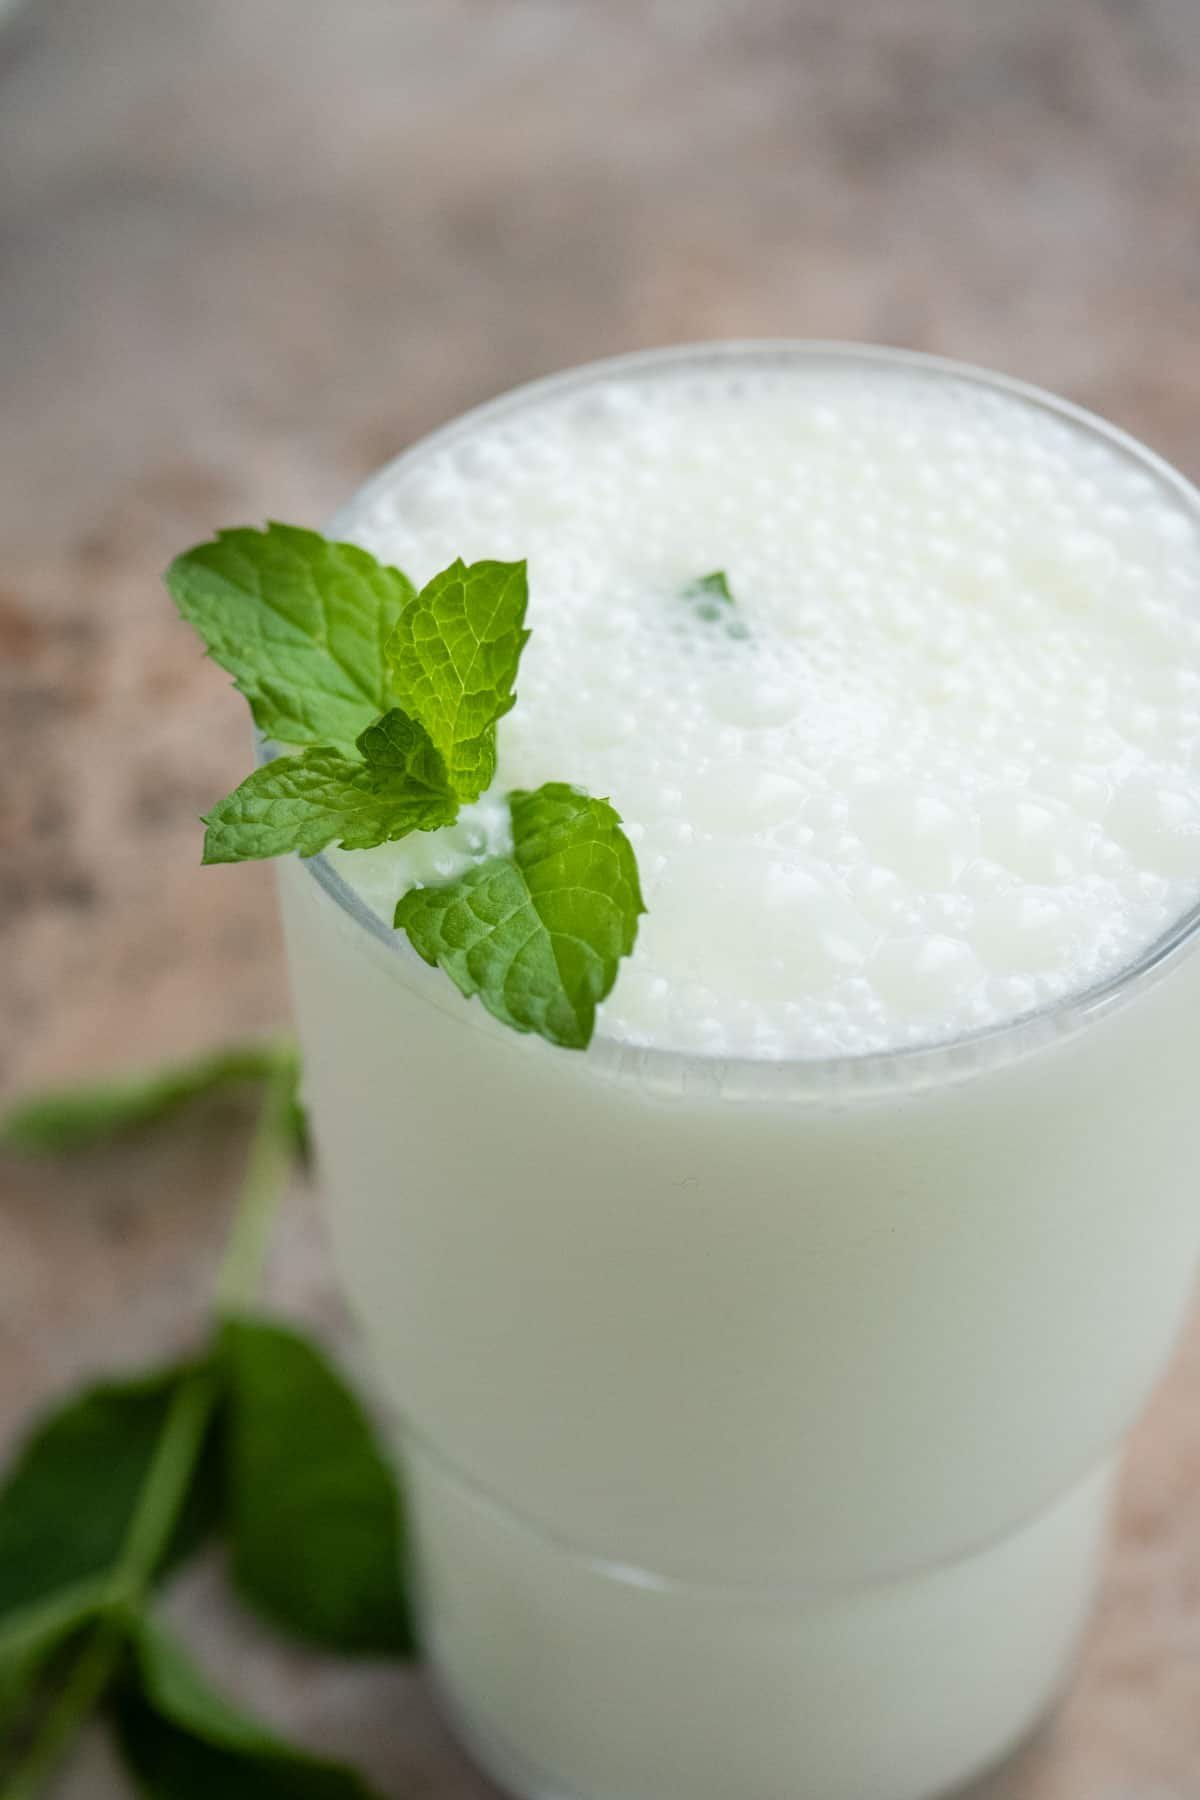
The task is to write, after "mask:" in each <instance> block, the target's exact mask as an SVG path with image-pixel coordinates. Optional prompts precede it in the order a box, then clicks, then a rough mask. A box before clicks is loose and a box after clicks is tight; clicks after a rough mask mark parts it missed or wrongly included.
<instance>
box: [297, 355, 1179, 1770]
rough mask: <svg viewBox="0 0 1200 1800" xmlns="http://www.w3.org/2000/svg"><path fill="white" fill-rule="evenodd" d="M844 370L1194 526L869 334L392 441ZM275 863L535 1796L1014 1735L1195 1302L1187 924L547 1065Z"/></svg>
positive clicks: (473, 1713) (424, 1512) (376, 1339)
mask: <svg viewBox="0 0 1200 1800" xmlns="http://www.w3.org/2000/svg"><path fill="white" fill-rule="evenodd" d="M828 358H843V359H845V358H849V359H853V360H855V361H856V362H858V363H861V364H862V365H864V366H881V367H882V366H900V367H903V368H905V369H907V370H909V371H914V370H915V371H917V372H924V373H925V374H926V375H927V376H928V378H929V379H931V380H943V379H952V380H955V381H959V382H962V381H968V382H972V383H980V384H982V385H983V386H984V387H988V388H993V389H994V388H999V389H1002V390H1003V391H1005V392H1007V393H1009V394H1015V395H1017V396H1019V397H1021V398H1022V399H1023V400H1024V401H1025V402H1026V403H1027V404H1029V405H1030V406H1035V407H1040V408H1049V409H1051V410H1052V411H1053V412H1055V413H1056V414H1058V415H1060V416H1062V417H1064V418H1066V419H1069V420H1070V421H1072V422H1073V423H1074V425H1075V426H1076V427H1077V428H1078V430H1079V431H1080V432H1082V433H1085V434H1093V435H1099V436H1100V437H1102V438H1103V439H1104V440H1105V441H1106V442H1107V443H1108V444H1109V445H1110V446H1115V447H1117V448H1118V450H1119V451H1120V453H1121V454H1123V455H1127V456H1128V457H1129V458H1131V459H1132V460H1133V461H1134V462H1135V463H1136V464H1137V465H1138V467H1140V468H1141V469H1142V470H1143V471H1144V472H1145V473H1146V474H1147V475H1148V476H1149V477H1150V478H1151V479H1152V480H1153V481H1154V482H1155V483H1156V484H1162V485H1163V486H1164V487H1166V488H1168V489H1170V490H1171V491H1172V492H1173V493H1174V494H1175V496H1176V498H1179V497H1181V496H1182V497H1183V498H1184V500H1185V502H1186V504H1187V506H1188V508H1189V509H1190V511H1191V512H1192V514H1193V516H1196V517H1198V518H1200V496H1197V495H1196V494H1195V493H1194V491H1193V490H1191V489H1190V488H1189V487H1188V486H1187V484H1186V483H1184V482H1183V481H1182V479H1181V477H1179V476H1178V475H1176V474H1175V473H1174V472H1173V471H1171V470H1170V469H1169V468H1167V466H1166V465H1165V464H1163V463H1162V462H1161V461H1160V460H1159V459H1158V458H1156V457H1154V456H1153V455H1152V454H1151V453H1150V452H1148V451H1146V450H1144V449H1142V448H1140V447H1139V446H1138V445H1136V444H1135V443H1133V442H1132V440H1130V439H1128V438H1126V437H1125V436H1124V435H1123V434H1121V433H1119V432H1116V431H1115V430H1113V429H1112V428H1111V427H1109V426H1107V425H1105V424H1103V423H1101V422H1100V421H1097V420H1094V419H1092V418H1090V417H1089V416H1088V415H1087V414H1084V413H1082V412H1080V411H1079V410H1078V409H1076V408H1074V407H1071V406H1068V405H1066V404H1065V403H1063V402H1059V401H1057V400H1054V399H1052V398H1050V397H1048V396H1045V395H1043V394H1040V393H1038V392H1037V391H1036V390H1033V389H1029V388H1026V387H1024V386H1022V385H1020V384H1017V383H1012V382H1007V381H1004V380H1002V379H1000V378H997V377H992V376H989V375H985V374H982V373H980V372H978V371H974V370H969V369H963V368H962V367H960V366H958V365H954V364H948V363H942V362H939V361H937V360H936V359H932V358H925V357H919V356H915V355H908V354H905V353H899V352H891V351H874V350H870V349H864V348H862V347H856V346H831V345H802V344H762V345H729V346H703V347H699V348H696V349H684V350H677V351H666V352H651V353H649V354H648V355H647V356H643V357H634V358H626V359H620V360H619V361H617V362H615V363H607V364H598V365H594V366H593V367H591V368H587V369H584V370H582V371H577V372H575V373H572V374H570V375H567V376H562V377H558V378H556V379H555V380H554V381H553V382H550V383H537V384H534V385H533V386H532V387H530V388H527V389H523V390H520V391H518V392H517V393H515V394H513V395H510V396H507V397H505V398H504V399H502V400H500V401H498V402H495V403H493V404H492V405H491V406H489V407H486V408H482V409H480V410H479V411H478V412H476V413H473V414H469V415H467V417H466V418H465V419H463V420H460V421H458V422H457V423H456V424H454V425H452V426H450V427H448V428H447V429H446V430H445V431H443V432H439V433H437V434H435V436H434V438H432V439H430V440H427V441H426V444H425V445H418V446H417V447H416V448H415V449H413V450H410V451H408V452H407V453H406V456H405V458H402V459H400V465H401V466H403V465H405V464H407V462H408V461H409V460H411V459H415V458H419V457H421V456H422V455H423V454H424V453H425V451H426V449H427V448H428V446H429V445H432V444H437V445H439V446H442V445H444V444H445V443H446V442H447V441H449V440H453V439H458V438H466V437H468V436H469V435H470V433H471V431H472V430H473V429H474V428H475V425H476V424H477V422H478V421H479V420H480V419H482V418H484V417H487V418H488V419H489V420H490V419H494V418H495V417H497V416H499V415H502V414H503V413H504V412H506V411H509V410H510V409H515V408H520V407H524V406H526V405H529V404H531V403H534V402H537V401H539V400H541V399H542V398H543V397H544V396H545V395H546V394H547V392H549V391H552V390H554V389H555V388H558V389H560V390H563V389H567V388H571V387H581V386H583V385H585V384H588V383H594V382H598V381H603V380H605V379H608V378H609V377H610V376H611V375H612V374H613V373H614V371H615V372H617V373H621V374H625V373H629V374H636V373H638V372H639V371H640V370H644V369H647V368H650V369H666V368H669V367H675V368H679V367H684V368H686V367H689V366H695V365H698V364H702V365H710V364H713V363H714V362H719V363H721V364H722V365H724V366H727V367H729V368H730V369H731V370H734V371H736V369H737V368H739V367H741V366H745V365H762V364H763V363H764V362H765V363H773V362H780V361H783V362H789V361H792V360H795V359H804V360H808V361H812V360H814V359H828ZM396 467H397V465H393V467H392V469H390V470H387V471H384V473H383V475H382V476H381V477H376V480H377V481H379V480H385V481H390V480H391V479H393V478H394V473H395V469H396ZM339 528H340V526H339V521H337V520H335V521H334V526H333V530H334V531H335V533H336V532H337V530H338V529H339ZM280 886H281V895H282V901H283V912H284V921H285V929H286V936H287V942H288V950H289V962H290V968H291V976H292V982H293V988H294V993H295V1001H296V1009H297V1014H298V1020H299V1029H300V1035H301V1039H302V1043H303V1047H304V1055H305V1063H306V1069H307V1082H308V1090H309V1098H310V1100H311V1104H312V1108H313V1114H314V1120H315V1126H316V1133H317V1140H318V1145H319V1149H320V1153H321V1157H322V1162H323V1167H324V1181H325V1187H326V1191H327V1196H328V1216H329V1223H330V1228H331V1233H332V1237H333V1243H334V1248H335V1252H336V1255H337V1259H338V1262H339V1265H340V1268H341V1271H342V1275H343V1279H344V1281H345V1285H346V1288H347V1291H348V1293H349V1296H350V1299H351V1302H352V1304H353V1306H354V1307H355V1309H356V1312H357V1314H358V1317H359V1319H360V1320H361V1322H362V1325H363V1327H364V1330H365V1333H366V1337H367V1341H368V1344H369V1347H370V1349H371V1351H372V1353H373V1360H374V1367H375V1371H376V1374H377V1376H378V1380H379V1383H380V1385H381V1388H382V1391H383V1393H384V1396H385V1398H386V1400H387V1401H388V1403H389V1404H390V1406H391V1407H392V1408H393V1409H394V1412H395V1415H396V1418H397V1421H398V1424H397V1433H398V1438H399V1440H400V1441H401V1442H402V1447H403V1458H404V1463H405V1467H406V1471H407V1475H408V1481H409V1488H410V1493H411V1498H412V1505H413V1509H414V1517H415V1526H416V1543H417V1556H418V1580H419V1586H420V1595H421V1610H422V1617H423V1623H424V1638H425V1645H426V1649H427V1652H428V1655H429V1657H430V1659H431V1661H432V1664H433V1667H434V1670H435V1673H436V1678H437V1680H438V1682H439V1685H440V1688H441V1690H442V1692H443V1694H444V1696H445V1700H446V1704H447V1707H448V1709H449V1711H450V1712H451V1714H452V1715H453V1716H454V1717H455V1718H456V1719H457V1721H458V1723H459V1726H460V1729H461V1730H462V1732H463V1735H464V1736H465V1738H466V1739H467V1741H468V1742H469V1743H470V1744H471V1745H472V1746H473V1747H474V1749H475V1752H476V1754H477V1756H478V1758H479V1760H480V1761H481V1762H482V1763H483V1764H484V1765H485V1766H486V1767H487V1768H488V1769H490V1770H491V1771H492V1772H493V1773H494V1774H495V1775H496V1776H497V1778H498V1779H500V1780H501V1781H502V1782H504V1783H505V1785H506V1786H508V1787H509V1788H510V1789H511V1790H513V1791H514V1792H516V1793H518V1794H522V1795H526V1796H529V1797H530V1800H533V1797H535V1796H536V1797H537V1800H550V1797H551V1796H554V1797H555V1800H730V1796H732V1795H737V1796H738V1800H781V1796H783V1795H787V1796H789V1800H921V1797H923V1796H928V1795H932V1794H935V1793H938V1792H942V1791H944V1790H945V1789H947V1788H948V1787H950V1786H952V1785H954V1784H956V1783H958V1782H962V1781H965V1780H967V1779H968V1778H969V1777H971V1776H972V1775H974V1774H975V1773H977V1772H979V1771H980V1770H982V1769H984V1768H985V1767H987V1766H988V1765H990V1764H991V1763H993V1762H995V1761H997V1760H998V1759H999V1758H1001V1757H1002V1756H1003V1755H1004V1754H1005V1753H1006V1752H1007V1751H1008V1750H1009V1749H1010V1748H1011V1747H1012V1746H1013V1744H1014V1743H1015V1742H1016V1741H1017V1740H1019V1739H1020V1738H1021V1737H1022V1736H1023V1735H1024V1734H1025V1733H1026V1732H1027V1731H1029V1730H1030V1729H1031V1728H1032V1726H1033V1725H1034V1724H1035V1722H1036V1721H1037V1720H1038V1719H1039V1717H1040V1716H1041V1715H1042V1713H1043V1712H1044V1711H1045V1709H1046V1708H1047V1707H1048V1705H1049V1704H1050V1703H1051V1702H1052V1700H1053V1699H1054V1697H1055V1696H1056V1694H1057V1693H1058V1691H1059V1689H1060V1687H1061V1685H1062V1683H1063V1681H1064V1680H1065V1679H1066V1676H1067V1673H1068V1671H1069V1668H1070V1664H1071V1659H1072V1656H1073V1654H1074V1651H1075V1648H1076V1645H1077V1642H1078V1638H1079V1634H1080V1631H1081V1628H1082V1625H1083V1622H1084V1620H1085V1618H1086V1615H1087V1609H1088V1605H1089V1601H1090V1598H1091V1595H1092V1591H1093V1588H1094V1583H1095V1576H1096V1570H1097V1566H1098V1560H1099V1557H1100V1554H1101V1550H1102V1546H1103V1539H1104V1532H1105V1526H1106V1521H1107V1516H1108V1510H1109V1501H1110V1497H1111V1492H1112V1487H1113V1480H1114V1472H1115V1469H1116V1463H1117V1457H1118V1454H1119V1450H1120V1446H1121V1442H1122V1439H1123V1437H1124V1435H1125V1433H1126V1431H1127V1429H1128V1427H1129V1425H1130V1424H1131V1422H1132V1421H1133V1419H1134V1418H1135V1417H1136V1415H1137V1413H1138V1412H1139V1410H1140V1409H1141V1407H1142V1405H1143V1403H1144V1400H1145V1398H1146V1395H1147V1393H1148V1391H1149V1389H1150V1387H1151V1385H1152V1383H1153V1381H1154V1380H1155V1378H1156V1377H1157V1375H1158V1374H1159V1372H1160V1370H1161V1368H1162V1366H1163V1364H1164V1362H1165V1360H1166V1358H1167V1356H1168V1354H1169V1352H1170V1349H1171V1346H1172V1343H1173V1341H1174V1338H1175V1336H1176V1334H1177V1331H1178V1328H1179V1325H1180V1323H1181V1320H1182V1318H1183V1315H1184V1312H1185V1309H1186V1305H1187V1301H1188V1296H1189V1293H1190V1290H1191V1284H1192V1276H1193V1270H1194V1267H1195V1262H1196V1255H1197V1250H1198V1248H1200V1208H1198V1207H1197V1204H1196V1199H1195V1194H1194V1187H1193V1178H1192V1169H1193V1166H1194V1162H1195V1152H1196V1147H1197V1138H1198V1137H1200V1131H1198V1128H1197V1108H1196V1103H1195V1098H1194V1069H1193V1062H1192V1053H1193V1051H1194V1047H1195V1041H1196V1031H1195V1026H1194V1020H1195V1019H1196V1018H1197V1016H1198V1009H1200V959H1197V958H1196V956H1195V955H1194V954H1193V953H1192V952H1193V949H1194V941H1195V937H1196V930H1197V924H1198V923H1200V909H1197V910H1195V911H1193V912H1191V913H1189V915H1188V916H1187V917H1186V918H1184V919H1181V920H1179V921H1178V922H1177V924H1176V925H1175V926H1174V927H1173V929H1172V930H1171V931H1170V932H1168V933H1167V934H1166V935H1164V937H1163V938H1162V939H1161V940H1160V941H1159V942H1158V943H1157V944H1155V945H1153V946H1152V947H1151V948H1150V949H1149V950H1148V951H1147V952H1146V954H1145V955H1144V956H1143V957H1142V958H1141V959H1140V960H1139V961H1138V963H1137V964H1136V965H1135V966H1134V967H1132V968H1129V969H1127V970H1125V971H1123V972H1122V973H1121V974H1119V975H1118V976H1116V977H1114V978H1112V979H1110V980H1107V981H1105V982H1103V983H1102V984H1099V985H1098V986H1096V987H1095V988H1093V989H1091V990H1089V991H1088V992H1086V993H1083V994H1080V995H1077V996H1074V997H1072V998H1070V999H1068V1000H1066V1001H1064V1002H1063V1003H1061V1004H1058V1005H1055V1006H1053V1007H1050V1008H1046V1009H1043V1010H1040V1011H1037V1012H1034V1013H1031V1014H1029V1015H1027V1016H1025V1017H1023V1018H1020V1019H1017V1020H1014V1021H1012V1022H1011V1023H1007V1024H1005V1025H1002V1026H999V1027H993V1028H990V1029H988V1030H985V1031H981V1032H975V1033H973V1034H968V1035H965V1036H962V1037H959V1038H957V1039H955V1040H954V1041H952V1042H946V1043H941V1044H937V1045H933V1046H922V1047H920V1048H916V1049H909V1050H903V1051H900V1052H896V1053H891V1054H875V1053H872V1054H869V1055H864V1056H861V1057H843V1058H839V1059H836V1060H833V1061H828V1062H818V1061H813V1060H805V1059H797V1060H792V1061H773V1062H767V1061H754V1060H746V1059H742V1060H739V1059H712V1058H707V1057H704V1056H699V1055H688V1056H684V1055H676V1054H673V1053H670V1052H666V1051H661V1050H644V1049H635V1048H631V1047H628V1046H622V1045H620V1044H617V1043H615V1042H610V1041H607V1040H605V1039H604V1038H603V1037H602V1036H601V1037H598V1038H597V1039H596V1041H595V1042H594V1043H593V1045H592V1047H591V1049H590V1050H589V1051H588V1052H587V1053H586V1054H584V1055H577V1054H569V1053H565V1052H562V1051H556V1050H552V1049H551V1048H549V1047H548V1046H547V1045H545V1044H543V1043H542V1042H540V1040H536V1039H530V1038H522V1037H519V1036H517V1035H516V1034H514V1033H512V1032H510V1031H506V1030H505V1029H503V1028H502V1027H500V1026H498V1025H497V1024H496V1023H495V1022H494V1021H493V1020H492V1019H490V1018H489V1017H488V1015H486V1014H485V1013H484V1011H483V1009H482V1008H481V1007H480V1006H479V1005H478V1004H477V1003H470V1004H469V1003H467V1002H465V1001H463V1000H462V999H461V998H460V997H459V996H458V994H457V993H456V991H455V990H454V989H453V988H452V987H451V985H450V983H449V982H448V981H447V979H446V978H445V977H444V976H443V975H441V974H440V973H439V972H437V971H434V970H430V969H429V968H427V967H426V966H425V965H424V964H423V963H421V962H420V961H419V959H418V958H417V957H416V956H415V954H414V953H412V952H411V950H410V949H409V947H408V945H407V942H406V940H404V939H403V938H402V937H400V936H398V935H396V934H394V933H392V932H391V931H390V930H389V929H388V928H387V927H386V926H385V925H383V924H382V923H381V922H380V921H379V920H378V919H377V918H376V917H375V915H374V914H372V913H371V912H369V910H368V909H367V908H366V907H365V906H364V905H363V903H362V902H360V901H359V900H358V899H357V897H356V896H355V895H354V894H353V893H352V892H351V891H350V890H349V889H348V888H347V887H346V885H345V883H344V882H343V881H342V880H341V879H340V878H339V876H338V875H337V874H336V873H335V872H334V870H333V869H332V868H331V867H330V866H329V865H328V864H326V863H325V862H323V861H322V860H321V859H320V858H317V859H314V860H313V861H312V862H308V863H301V862H299V861H295V860H293V861H289V862H288V863H286V864H281V865H280Z"/></svg>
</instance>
